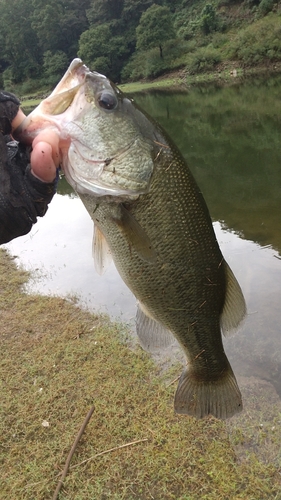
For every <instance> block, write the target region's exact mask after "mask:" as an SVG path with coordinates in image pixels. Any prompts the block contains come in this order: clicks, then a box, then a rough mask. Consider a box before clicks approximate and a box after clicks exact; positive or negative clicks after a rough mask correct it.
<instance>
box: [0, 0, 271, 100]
mask: <svg viewBox="0 0 281 500" xmlns="http://www.w3.org/2000/svg"><path fill="white" fill-rule="evenodd" d="M280 21H281V2H280V1H278V2H274V0H213V1H212V0H210V1H209V2H206V1H203V0H174V1H173V0H154V1H153V0H82V1H81V2H79V4H77V2H74V0H58V1H55V0H47V1H46V2H43V1H42V0H32V2H30V0H2V1H1V3H0V47H1V51H0V54H1V56H0V86H2V87H4V88H5V89H6V90H12V91H15V92H17V93H20V94H21V95H24V94H27V93H28V92H33V91H34V90H38V89H40V88H46V87H49V88H51V87H53V86H54V85H55V84H56V83H57V81H58V80H59V79H60V77H61V75H62V74H63V73H64V71H65V69H66V68H67V66H68V64H69V62H70V61H71V60H72V59H73V58H74V57H77V55H78V56H79V57H81V58H82V59H83V61H84V62H85V63H86V64H87V65H89V66H90V67H91V68H92V69H95V70H96V71H99V72H101V73H105V74H106V75H108V76H109V77H110V78H111V79H112V80H113V81H116V82H119V83H124V82H128V81H136V80H139V79H152V78H157V77H159V76H161V75H163V74H165V73H169V72H174V71H179V70H180V71H184V74H188V75H197V74H202V73H206V72H210V71H214V70H217V68H219V69H223V68H224V67H233V68H237V67H238V68H257V67H258V68H260V67H263V68H268V67H269V68H272V69H275V70H278V69H279V63H281V22H280ZM15 33H16V36H15Z"/></svg>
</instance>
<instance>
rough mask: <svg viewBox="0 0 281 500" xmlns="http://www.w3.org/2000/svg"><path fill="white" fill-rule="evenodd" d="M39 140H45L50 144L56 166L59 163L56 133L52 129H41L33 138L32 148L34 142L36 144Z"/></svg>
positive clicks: (57, 136)
mask: <svg viewBox="0 0 281 500" xmlns="http://www.w3.org/2000/svg"><path fill="white" fill-rule="evenodd" d="M39 142H45V143H48V144H50V145H51V147H52V158H53V162H54V163H55V165H56V167H58V166H59V163H60V154H59V135H58V133H57V132H55V131H54V130H52V129H45V130H41V132H39V134H38V135H37V136H36V137H35V139H34V140H33V142H32V148H33V149H34V148H35V146H36V144H38V143H39Z"/></svg>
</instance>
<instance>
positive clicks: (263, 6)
mask: <svg viewBox="0 0 281 500" xmlns="http://www.w3.org/2000/svg"><path fill="white" fill-rule="evenodd" d="M274 4H275V1H274V0H261V3H260V4H259V11H260V12H261V14H262V15H263V16H265V15H266V14H268V12H270V11H271V10H272V9H273V6H274Z"/></svg>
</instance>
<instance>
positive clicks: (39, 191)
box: [0, 91, 59, 244]
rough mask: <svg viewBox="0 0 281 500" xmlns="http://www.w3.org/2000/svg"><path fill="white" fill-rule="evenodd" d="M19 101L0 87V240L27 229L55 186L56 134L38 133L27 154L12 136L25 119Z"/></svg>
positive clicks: (53, 191) (44, 205) (56, 163)
mask: <svg viewBox="0 0 281 500" xmlns="http://www.w3.org/2000/svg"><path fill="white" fill-rule="evenodd" d="M19 104H20V102H19V100H18V99H17V97H16V96H14V95H13V94H10V93H9V92H5V91H3V92H1V91H0V244H2V243H7V242H8V241H10V240H11V239H13V238H16V237H17V236H21V235H23V234H26V233H28V232H29V231H30V229H31V227H32V224H34V223H35V222H36V220H37V216H43V215H45V213H46V211H47V208H48V203H49V202H50V201H51V199H52V197H53V195H54V193H55V190H56V176H57V167H58V166H59V154H58V146H57V144H58V142H57V140H56V134H54V133H53V132H52V131H49V132H48V133H46V132H44V134H43V133H42V134H38V136H37V137H36V140H34V144H32V147H33V149H32V152H31V154H30V147H29V146H28V147H27V146H25V145H22V144H19V143H18V142H16V141H15V140H13V136H12V134H13V132H14V130H15V129H16V128H17V127H18V126H19V125H20V124H21V122H22V121H23V120H24V119H25V114H24V113H23V111H22V110H21V109H20V108H19Z"/></svg>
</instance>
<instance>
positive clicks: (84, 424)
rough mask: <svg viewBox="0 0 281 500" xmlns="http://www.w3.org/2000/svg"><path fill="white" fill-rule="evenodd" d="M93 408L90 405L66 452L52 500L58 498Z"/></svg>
mask: <svg viewBox="0 0 281 500" xmlns="http://www.w3.org/2000/svg"><path fill="white" fill-rule="evenodd" d="M94 409H95V407H94V406H92V407H91V409H90V410H89V411H88V413H87V416H86V418H85V420H84V422H83V424H82V426H81V428H80V431H79V432H78V434H77V436H76V439H75V441H74V443H73V445H72V447H71V450H70V452H69V454H68V457H67V460H66V462H65V466H64V469H63V471H62V475H61V478H60V480H59V482H58V485H57V487H56V491H55V493H54V496H53V500H57V498H58V495H59V492H60V490H61V488H62V485H63V481H64V479H65V477H66V475H67V472H68V469H69V465H70V461H71V459H72V456H73V454H74V452H75V450H76V448H77V445H78V443H79V441H80V438H81V436H82V434H83V432H84V430H85V428H86V426H87V424H88V423H89V420H90V418H91V416H92V414H93V412H94Z"/></svg>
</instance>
